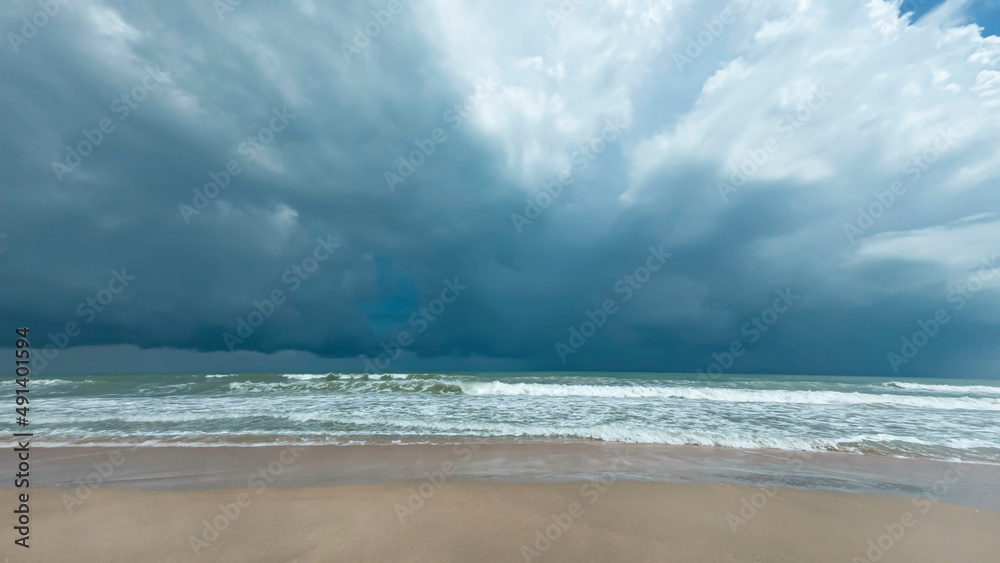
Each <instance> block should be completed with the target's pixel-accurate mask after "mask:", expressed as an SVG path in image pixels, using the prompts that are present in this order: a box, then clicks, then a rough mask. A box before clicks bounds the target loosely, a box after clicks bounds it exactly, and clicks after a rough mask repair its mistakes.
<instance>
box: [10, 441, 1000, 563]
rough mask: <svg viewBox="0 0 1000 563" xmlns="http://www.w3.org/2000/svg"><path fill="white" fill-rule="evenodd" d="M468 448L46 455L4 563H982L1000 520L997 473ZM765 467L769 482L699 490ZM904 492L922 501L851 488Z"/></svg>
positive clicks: (739, 456) (599, 448) (701, 455)
mask: <svg viewBox="0 0 1000 563" xmlns="http://www.w3.org/2000/svg"><path fill="white" fill-rule="evenodd" d="M471 446H472V445H469V444H465V445H459V446H380V447H312V448H288V447H273V448H225V447H220V448H139V449H134V450H130V449H127V448H126V449H104V448H76V449H74V448H42V449H38V450H36V458H35V465H34V466H35V467H37V468H38V471H39V478H38V486H37V487H36V486H35V485H34V484H33V486H32V488H31V489H30V495H31V496H30V510H31V512H30V513H31V536H30V544H31V548H30V550H23V549H21V548H18V549H17V550H14V551H11V550H9V549H7V547H6V546H11V545H13V544H12V542H13V539H14V534H15V532H13V530H12V529H11V528H10V527H5V528H4V531H3V538H2V541H3V545H4V546H5V549H4V552H5V555H6V554H8V553H9V556H10V561H62V560H76V561H122V562H126V561H127V562H137V561H160V562H164V561H171V562H176V561H260V562H285V561H301V562H306V561H692V562H695V561H697V562H716V561H717V562H744V561H745V562H764V561H796V562H803V561H817V562H819V561H889V562H891V561H900V562H903V561H905V562H918V561H927V562H932V561H933V562H937V561H949V562H957V561H970V562H972V561H975V562H982V561H989V560H990V558H992V557H995V555H996V553H997V552H998V549H1000V511H997V510H995V509H990V508H987V507H985V506H993V503H994V500H992V499H990V498H989V494H988V493H981V494H978V495H977V494H976V491H977V490H979V488H980V487H982V488H983V489H982V490H984V491H988V490H993V491H995V490H996V489H995V481H994V479H996V477H997V470H996V468H995V467H992V466H983V465H975V464H946V463H941V462H922V461H918V460H892V459H881V460H876V463H874V464H873V463H872V459H873V458H868V457H866V456H850V455H837V454H812V455H810V456H809V457H803V458H802V460H801V461H802V462H801V463H798V462H790V461H789V458H787V457H778V458H774V456H773V455H772V454H773V452H765V453H763V454H762V453H759V452H757V453H753V452H740V451H739V450H730V449H725V448H679V447H673V448H664V447H653V446H631V447H627V448H625V447H623V446H621V445H612V444H593V445H581V444H550V445H517V444H491V445H486V446H478V445H476V447H475V448H472V447H471ZM783 454H787V452H783ZM747 456H750V457H747ZM767 459H772V462H773V463H776V464H781V465H774V466H768V465H767V462H766V460H767ZM167 460H172V464H171V463H167ZM740 460H742V461H740ZM571 466H572V467H575V468H576V469H575V471H571V470H570V467H571ZM699 466H704V467H707V466H712V467H716V468H719V467H728V468H729V469H728V470H727V473H726V474H727V475H728V477H726V476H724V475H721V474H716V475H709V476H707V477H706V478H705V479H706V481H705V482H697V481H698V480H697V479H695V478H694V475H695V473H685V472H686V471H690V470H691V469H692V468H697V467H699ZM782 466H785V467H786V471H785V472H784V473H780V467H782ZM323 468H326V469H323ZM380 468H381V469H380ZM484 468H492V469H493V474H489V473H488V472H486V470H485V469H484ZM657 469H658V470H659V471H660V472H661V474H660V479H659V480H651V473H652V472H654V471H655V470H657ZM761 470H766V472H767V473H768V474H769V475H770V476H771V481H770V484H768V483H764V482H762V483H760V484H759V485H758V486H752V485H749V484H732V483H719V482H710V481H712V480H723V479H727V480H730V481H732V482H733V483H736V482H739V481H740V480H741V479H748V478H750V477H747V476H748V475H759V474H760V472H761ZM337 475H339V476H340V477H338V478H334V477H333V476H337ZM503 475H506V476H507V479H500V478H499V476H503ZM560 475H561V476H562V477H563V478H565V479H563V478H558V477H559V476H560ZM741 475H742V477H741ZM807 475H808V476H810V477H809V479H811V482H812V483H814V484H819V483H824V482H827V483H831V482H833V481H830V480H829V479H824V478H823V477H822V476H823V475H827V476H833V475H837V476H839V477H840V480H839V481H837V482H838V483H839V485H838V487H839V488H841V489H844V490H841V491H830V490H804V489H802V488H789V487H787V486H776V484H780V483H781V482H783V480H784V481H787V482H789V483H793V482H794V483H797V484H796V487H799V486H801V479H803V478H804V477H805V476H807ZM880 475H881V476H882V480H879V478H878V476H880ZM324 476H327V477H324ZM935 476H937V478H935ZM670 480H673V481H678V480H680V481H685V482H665V481H670ZM505 481H509V482H505ZM949 482H951V483H952V484H949ZM852 483H853V485H852ZM892 483H896V485H892ZM906 483H909V484H910V485H912V488H913V492H914V494H905V492H903V491H902V490H897V491H895V492H894V494H880V493H877V492H849V490H850V489H851V488H852V487H853V489H854V490H855V491H870V489H885V490H892V489H893V488H894V487H895V488H896V489H900V488H901V487H904V486H906V485H905V484H906ZM963 487H965V488H964V489H963ZM935 491H937V492H935ZM963 491H964V492H963ZM0 494H3V495H5V497H10V498H11V500H13V496H14V494H15V491H14V489H3V490H0ZM956 495H957V496H956ZM977 496H978V497H979V498H978V500H973V499H974V497H977ZM939 499H941V500H939ZM956 499H957V500H959V501H963V504H955V503H953V502H950V501H952V500H956ZM964 501H968V502H964ZM5 504H6V502H5ZM976 504H978V505H980V506H975V505H976ZM868 540H871V543H868Z"/></svg>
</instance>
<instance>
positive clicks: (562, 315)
mask: <svg viewBox="0 0 1000 563" xmlns="http://www.w3.org/2000/svg"><path fill="white" fill-rule="evenodd" d="M219 6H226V4H222V3H219V2H216V3H214V4H213V3H180V4H165V5H162V6H151V7H137V6H133V5H130V4H127V3H119V2H103V3H102V2H74V3H68V4H67V5H65V6H61V7H60V9H59V11H58V12H57V13H55V14H53V15H49V14H45V17H44V18H43V17H40V16H38V15H37V13H38V12H39V10H40V8H39V5H38V4H34V3H30V2H17V3H15V4H14V5H13V6H12V7H10V8H9V9H8V10H6V11H5V14H4V15H3V16H2V17H0V28H2V29H3V30H6V31H9V33H8V35H7V39H8V41H7V42H8V45H7V46H6V49H5V50H4V52H3V54H2V57H0V73H2V75H3V76H4V77H5V79H4V81H3V83H2V84H0V116H2V118H3V123H4V127H3V128H2V130H0V155H2V156H0V159H2V161H3V170H4V171H5V173H4V174H3V176H2V177H0V193H2V200H0V231H3V232H4V233H6V234H7V235H8V236H7V237H6V238H3V239H0V261H2V262H3V269H2V270H0V298H2V302H0V313H2V317H3V318H4V319H5V321H6V322H5V324H6V325H8V327H9V328H10V327H13V326H14V325H18V326H21V325H27V326H30V327H31V328H32V330H33V331H34V334H35V335H36V339H38V340H36V345H40V343H44V342H49V341H50V338H49V337H48V336H47V335H48V334H49V333H52V335H53V337H52V338H51V340H52V341H53V342H54V345H55V346H59V345H60V343H62V344H65V345H66V346H69V347H76V346H85V347H98V348H94V349H95V350H101V349H103V348H100V347H103V346H116V347H115V348H108V350H115V351H117V352H115V353H119V354H125V355H126V357H135V358H137V361H138V359H139V358H141V357H143V354H146V358H147V360H148V358H152V357H153V355H152V354H154V352H155V358H156V364H157V365H158V366H161V367H162V369H164V370H170V369H173V368H174V367H175V366H183V367H185V368H187V367H188V365H189V363H190V357H191V356H190V355H191V353H192V352H204V353H213V354H211V357H212V358H214V359H213V364H212V365H220V363H222V364H224V360H218V358H220V357H231V358H233V359H234V362H236V363H239V362H237V361H236V359H238V358H243V359H244V360H245V358H247V356H246V353H247V352H262V353H266V354H271V353H278V352H282V353H283V354H285V356H282V357H287V358H289V360H288V361H289V362H290V363H295V362H306V363H307V364H308V365H310V366H313V365H315V364H317V363H320V364H321V363H322V361H317V360H316V359H315V358H316V357H318V358H330V360H329V361H330V364H329V365H331V366H338V368H341V367H343V366H345V365H346V366H348V367H349V366H350V365H356V367H357V369H364V364H363V362H364V359H362V358H361V356H365V357H366V358H367V359H369V360H374V359H376V358H378V355H379V354H394V353H395V350H396V346H397V345H398V347H399V349H400V351H401V354H402V355H401V357H400V359H399V360H398V362H397V364H396V366H397V367H398V366H406V365H416V366H438V365H439V366H445V367H447V368H448V369H462V368H463V367H467V368H469V369H472V368H475V367H483V366H488V367H491V368H503V367H511V368H514V367H516V368H518V369H566V370H623V371H624V370H650V371H685V372H690V371H695V370H698V369H700V370H706V369H708V368H709V366H711V365H712V364H713V362H714V363H716V364H717V365H718V366H719V368H718V371H726V372H735V373H740V372H744V373H746V372H765V373H810V374H852V375H853V374H856V375H887V374H893V373H897V372H898V373H899V374H900V375H923V376H941V377H962V376H967V377H994V376H996V374H997V373H998V371H997V370H998V368H1000V356H998V351H997V347H996V342H998V341H1000V340H998V337H1000V330H998V321H997V319H998V318H1000V315H998V313H1000V299H998V296H1000V293H998V292H997V288H998V287H1000V269H996V268H997V266H1000V264H998V263H997V262H996V255H997V253H998V251H1000V248H998V241H1000V237H998V234H1000V215H998V211H1000V208H998V198H997V195H996V194H997V192H996V189H997V180H998V178H1000V154H998V151H1000V139H998V137H1000V129H998V128H997V127H996V124H997V123H998V120H1000V68H998V66H1000V39H998V38H997V37H996V36H990V35H986V36H984V32H983V30H982V28H980V27H978V26H977V25H976V23H975V22H974V21H972V20H971V16H970V15H969V14H971V13H974V12H975V11H974V10H971V9H970V6H969V5H966V4H965V3H963V2H960V1H948V2H945V3H943V4H941V5H940V6H938V7H937V8H936V9H934V10H933V11H931V12H930V13H928V14H926V15H924V16H923V17H921V18H920V19H919V20H918V21H916V22H914V21H911V16H910V15H908V14H902V15H901V14H900V10H899V8H900V5H899V3H895V4H893V3H891V2H884V1H883V0H864V1H862V0H850V1H837V2H835V1H832V0H830V1H818V0H813V1H809V0H795V1H792V0H783V1H777V2H758V1H755V0H734V1H732V2H729V3H728V4H727V3H724V2H685V1H681V0H674V1H666V0H665V1H659V2H653V1H640V0H620V1H615V2H608V3H592V2H581V3H579V5H577V4H576V3H574V2H569V1H567V2H562V3H561V4H560V3H557V2H551V3H548V4H539V3H536V2H528V1H513V2H505V3H503V4H497V3H487V2H457V1H450V0H426V1H422V2H412V3H411V2H399V1H392V2H379V1H373V2H369V3H366V4H365V5H355V6H353V7H348V6H339V5H338V6H333V5H328V4H326V3H320V2H313V1H310V0H300V1H298V2H295V3H294V4H291V5H284V4H282V5H271V4H267V3H242V4H240V5H238V6H232V9H231V10H229V9H220V8H219ZM22 18H26V19H22ZM43 20H44V21H45V23H44V25H41V24H40V22H42V21H43ZM32 30H34V33H31V32H32ZM29 35H30V37H29ZM661 246H662V250H660V251H659V252H660V253H661V254H663V253H666V254H669V255H670V256H669V258H667V259H665V261H663V263H662V267H661V268H658V269H656V270H655V271H653V270H652V265H654V263H652V262H648V259H649V256H650V252H651V251H650V249H651V248H652V249H653V250H654V251H656V250H657V249H660V248H661ZM644 268H646V270H645V272H644V271H643V269H644ZM113 270H114V271H116V272H118V273H119V274H122V273H124V274H125V275H128V276H134V279H132V280H130V281H129V282H128V286H127V287H125V286H123V285H121V282H120V281H117V282H116V281H115V279H116V275H115V274H114V273H112V271H113ZM454 283H459V284H462V285H466V286H468V289H466V290H462V291H461V292H460V294H459V295H457V296H455V295H452V294H451V293H446V294H443V293H442V291H443V290H445V288H446V287H447V285H446V284H454ZM116 290H119V291H116ZM276 292H277V293H276ZM780 292H785V293H784V294H785V295H787V294H789V293H791V294H794V295H796V296H799V297H798V299H796V300H794V301H793V302H792V303H791V304H789V303H788V302H787V300H786V302H780V303H779V302H777V301H776V300H778V298H779V297H778V296H780V295H781V293H780ZM626 295H628V298H627V299H626ZM445 297H448V298H452V297H454V298H452V299H451V301H450V302H447V299H445ZM88 300H89V301H88ZM436 300H440V301H437V302H436ZM608 300H611V301H612V302H613V305H614V308H615V312H614V313H610V312H608V311H607V310H605V311H606V312H605V315H606V317H607V318H606V319H605V320H604V321H603V322H601V321H600V319H599V318H595V315H596V316H597V317H599V314H598V313H597V312H598V311H601V310H602V308H603V307H604V305H605V303H606V302H607V301H608ZM959 302H961V303H962V306H961V307H959V306H958V305H959ZM778 309H786V310H778ZM940 309H944V311H945V312H946V313H947V315H948V319H949V320H948V321H947V322H946V323H938V325H939V326H938V329H937V330H936V331H935V330H932V329H931V328H927V327H929V326H930V325H928V324H927V323H928V322H929V320H932V319H934V317H935V314H936V313H937V312H938V311H939V310H940ZM768 310H771V312H770V313H769V312H768ZM754 319H758V320H757V321H755V320H754ZM772 319H773V322H769V321H771V320H772ZM587 322H592V323H594V325H593V328H594V330H593V331H592V335H590V336H588V334H589V333H591V331H590V327H587V326H585V324H586V323H587ZM67 323H75V324H76V325H77V326H76V328H77V329H78V330H76V331H73V330H67V326H66V325H67ZM921 323H923V324H921ZM597 325H600V326H597ZM755 331H756V338H754V334H755ZM74 332H75V334H74ZM402 332H405V333H406V334H407V335H408V336H409V338H406V337H402V335H401V333H402ZM574 332H578V333H580V336H579V337H576V336H574ZM918 332H919V333H923V334H925V335H926V336H927V342H926V344H923V345H919V346H918V345H914V347H913V350H915V352H916V353H914V354H910V350H909V349H907V348H906V346H907V343H906V341H910V342H912V341H913V340H914V338H916V339H917V340H922V338H923V337H920V336H915V334H916V333H918ZM60 333H66V338H63V337H62V336H61V335H60ZM932 333H933V334H932ZM227 334H228V335H229V336H228V337H227V336H226V335H227ZM43 336H44V338H43ZM581 338H582V339H583V342H582V344H580V340H581ZM904 339H905V340H904ZM11 341H12V340H11ZM407 341H408V343H404V342H407ZM734 342H738V343H739V346H738V347H737V349H741V350H743V352H742V353H740V354H734V352H732V350H734V348H733V344H734ZM560 343H562V344H563V345H564V346H568V347H570V348H571V349H572V352H571V353H562V354H560V353H559V344H560ZM576 344H580V346H576ZM121 345H132V347H129V346H124V347H123V346H121ZM148 349H159V350H155V351H150V352H145V353H144V352H142V350H148ZM230 349H233V350H240V351H243V352H241V353H240V354H243V355H240V354H231V353H230V352H229V351H230ZM216 352H226V354H231V355H230V356H226V354H222V355H221V356H220V355H219V354H216ZM109 353H110V352H109ZM302 353H308V354H310V355H309V356H303V355H302ZM727 354H734V355H732V356H731V357H729V356H727ZM893 354H895V355H897V357H899V358H904V359H905V360H906V361H905V362H900V361H896V360H894V359H893ZM97 355H99V354H97ZM97 355H95V354H77V355H75V356H73V357H76V358H79V359H80V361H84V362H87V361H94V358H95V357H96V356H97ZM206 357H207V356H206ZM306 357H308V358H312V359H309V360H308V361H306V360H303V358H306ZM382 357H383V358H385V357H386V356H382ZM87 358H90V360H87ZM730 358H731V359H732V362H731V363H730V362H729V359H730ZM244 360H240V361H244ZM435 360H437V361H438V364H435V363H434V361H435ZM563 360H565V361H563ZM148 361H152V360H148ZM407 362H409V363H407ZM93 365H95V366H102V365H103V364H100V363H99V362H97V363H94V364H93ZM234 365H235V364H234ZM239 365H240V366H243V365H244V364H239ZM292 367H294V366H289V368H288V369H292ZM53 369H56V366H55V365H54V367H53ZM62 369H67V370H80V369H82V370H86V369H87V368H86V366H83V367H81V366H78V365H74V366H72V367H70V366H67V365H64V366H63V368H62ZM95 369H98V368H96V367H95ZM124 369H127V368H124ZM213 369H214V368H213ZM388 369H389V370H390V371H391V369H392V368H388ZM439 369H443V368H439Z"/></svg>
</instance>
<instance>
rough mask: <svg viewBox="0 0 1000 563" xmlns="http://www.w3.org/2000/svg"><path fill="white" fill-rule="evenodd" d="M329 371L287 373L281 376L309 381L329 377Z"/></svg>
mask: <svg viewBox="0 0 1000 563" xmlns="http://www.w3.org/2000/svg"><path fill="white" fill-rule="evenodd" d="M329 375H330V374H328V373H286V374H284V375H282V376H281V377H284V378H285V379H297V380H300V381H307V380H310V379H326V378H327V377H329Z"/></svg>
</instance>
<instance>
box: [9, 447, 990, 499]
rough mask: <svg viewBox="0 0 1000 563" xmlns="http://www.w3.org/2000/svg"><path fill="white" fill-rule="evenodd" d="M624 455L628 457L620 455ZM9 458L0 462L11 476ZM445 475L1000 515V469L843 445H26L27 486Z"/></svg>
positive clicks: (280, 482) (215, 484)
mask: <svg viewBox="0 0 1000 563" xmlns="http://www.w3.org/2000/svg"><path fill="white" fill-rule="evenodd" d="M622 460H627V462H628V463H623V462H622ZM12 462H13V460H12V459H11V458H9V457H4V458H3V459H0V472H6V473H11V470H12V469H13V465H11V464H12ZM261 471H263V473H264V476H263V477H260V478H261V479H264V478H266V479H267V482H268V484H269V485H271V486H275V487H281V488H284V487H290V488H302V487H324V486H341V485H359V484H398V483H412V482H419V481H424V480H426V479H427V476H428V475H432V474H442V475H444V477H446V478H447V480H448V481H449V482H469V483H523V484H532V483H561V482H582V481H588V480H592V479H595V478H598V477H602V476H607V475H610V476H611V477H612V478H613V479H614V480H616V481H636V482H649V483H657V482H663V483H677V484H727V485H735V486H750V487H763V488H773V487H784V488H791V489H800V490H810V491H831V492H845V493H861V494H873V493H875V494H890V495H900V496H925V497H931V498H934V499H935V500H939V501H942V502H949V503H954V504H959V505H965V506H970V507H974V508H979V509H985V510H993V511H998V512H1000V466H996V465H989V464H978V463H954V462H944V461H935V460H924V459H910V458H893V457H882V456H869V455H859V454H848V453H840V452H795V451H786V450H741V449H737V448H723V447H708V446H672V445H671V446H667V445H652V444H623V443H610V442H594V443H515V442H487V443H482V442H479V443H476V442H461V443H456V444H450V445H416V444H411V445H406V446H399V445H397V446H391V445H390V446H387V445H347V446H294V445H290V446H277V445H276V446H259V447H241V446H213V447H184V446H179V447H174V446H157V447H121V448H113V447H104V446H87V447H38V446H34V445H33V447H32V451H31V473H32V476H31V486H32V488H54V489H74V488H81V486H82V488H83V489H85V490H86V489H96V488H117V489H131V490H211V489H232V488H240V487H247V486H251V485H250V483H249V481H250V480H251V479H252V478H253V476H254V475H259V474H260V472H261ZM10 487H12V483H8V482H3V483H0V490H4V489H6V488H10Z"/></svg>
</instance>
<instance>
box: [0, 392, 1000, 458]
mask: <svg viewBox="0 0 1000 563" xmlns="http://www.w3.org/2000/svg"><path fill="white" fill-rule="evenodd" d="M14 385H15V383H14V382H13V380H12V378H11V379H7V380H4V381H2V382H0V387H2V388H7V391H6V392H5V394H9V395H12V394H13V387H14ZM30 393H31V394H30V397H31V403H30V417H29V418H30V428H29V430H30V431H32V432H34V436H35V438H34V441H33V445H34V446H35V447H46V446H68V445H76V446H80V445H86V446H90V445H94V446H97V445H101V446H107V445H144V446H166V445H189V446H210V445H239V446H261V445H274V444H310V445H311V444H343V445H346V444H398V443H404V444H405V443H424V444H448V443H457V442H463V441H477V442H489V441H515V442H551V441H557V442H580V441H591V440H602V441H607V442H624V443H653V444H692V445H701V446H726V447H734V448H744V449H762V448H774V449H780V450H800V451H836V452H850V453H855V454H862V455H871V456H894V457H910V458H923V459H937V460H949V461H967V462H979V463H988V464H1000V382H997V381H989V380H957V379H934V380H931V379H899V378H896V379H877V378H858V377H796V376H722V377H718V378H717V379H714V380H699V378H698V376H696V375H693V374H649V373H616V374H608V373H601V374H599V375H597V374H591V373H581V372H577V373H558V374H554V373H421V374H417V373H412V374H409V373H400V374H381V375H365V374H349V373H317V374H280V373H279V374H208V375H205V374H169V375H145V374H143V375H86V376H42V377H39V378H37V379H32V380H31V392H30ZM12 422H13V419H12V417H4V419H3V424H2V425H0V428H3V430H4V431H5V432H18V431H22V430H23V429H19V428H18V427H15V426H14V425H13V424H12Z"/></svg>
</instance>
